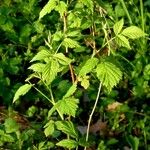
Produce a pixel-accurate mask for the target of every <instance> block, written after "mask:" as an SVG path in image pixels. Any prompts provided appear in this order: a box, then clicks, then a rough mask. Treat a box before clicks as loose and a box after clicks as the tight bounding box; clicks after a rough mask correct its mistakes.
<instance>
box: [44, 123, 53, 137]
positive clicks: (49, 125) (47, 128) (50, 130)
mask: <svg viewBox="0 0 150 150" xmlns="http://www.w3.org/2000/svg"><path fill="white" fill-rule="evenodd" d="M44 128H45V129H44V133H45V136H46V137H48V136H49V135H52V134H53V132H54V121H53V120H50V121H49V122H48V123H47V124H46V125H45V126H44Z"/></svg>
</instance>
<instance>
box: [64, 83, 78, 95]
mask: <svg viewBox="0 0 150 150" xmlns="http://www.w3.org/2000/svg"><path fill="white" fill-rule="evenodd" d="M76 90H77V84H76V83H74V84H73V85H72V86H71V87H70V88H69V90H68V91H67V93H66V94H65V95H64V96H63V98H67V97H70V96H72V95H73V94H74V92H75V91H76Z"/></svg>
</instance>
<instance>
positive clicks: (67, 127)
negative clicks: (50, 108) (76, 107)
mask: <svg viewBox="0 0 150 150" xmlns="http://www.w3.org/2000/svg"><path fill="white" fill-rule="evenodd" d="M55 124H56V126H57V129H58V130H61V131H62V132H64V133H65V134H68V135H69V136H71V137H73V138H78V132H77V130H76V129H75V127H74V124H73V123H72V122H71V121H57V122H56V123H55Z"/></svg>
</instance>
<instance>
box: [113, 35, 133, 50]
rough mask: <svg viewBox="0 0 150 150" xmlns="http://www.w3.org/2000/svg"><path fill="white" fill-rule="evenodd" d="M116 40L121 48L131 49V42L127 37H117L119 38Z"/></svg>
mask: <svg viewBox="0 0 150 150" xmlns="http://www.w3.org/2000/svg"><path fill="white" fill-rule="evenodd" d="M115 40H116V43H117V44H118V45H119V46H120V47H121V46H122V47H126V48H128V49H131V47H130V44H129V41H128V39H127V38H126V37H125V36H123V35H117V37H116V39H115Z"/></svg>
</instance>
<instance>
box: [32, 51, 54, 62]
mask: <svg viewBox="0 0 150 150" xmlns="http://www.w3.org/2000/svg"><path fill="white" fill-rule="evenodd" d="M49 56H51V54H50V52H48V51H47V50H41V51H40V52H38V53H37V54H36V55H35V56H34V57H33V59H32V60H31V61H30V62H33V61H37V60H44V59H45V58H47V57H49Z"/></svg>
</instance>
